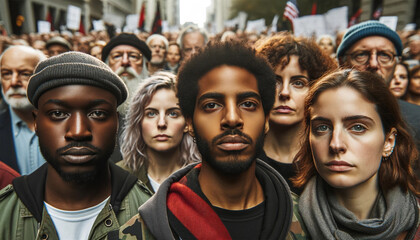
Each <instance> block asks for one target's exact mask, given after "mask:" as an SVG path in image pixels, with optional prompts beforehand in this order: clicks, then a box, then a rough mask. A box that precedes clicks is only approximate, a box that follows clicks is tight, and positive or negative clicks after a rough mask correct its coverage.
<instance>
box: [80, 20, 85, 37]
mask: <svg viewBox="0 0 420 240" xmlns="http://www.w3.org/2000/svg"><path fill="white" fill-rule="evenodd" d="M79 32H80V33H81V34H83V35H86V32H85V26H84V25H83V19H81V20H80V25H79Z"/></svg>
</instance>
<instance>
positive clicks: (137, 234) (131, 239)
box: [108, 214, 154, 240]
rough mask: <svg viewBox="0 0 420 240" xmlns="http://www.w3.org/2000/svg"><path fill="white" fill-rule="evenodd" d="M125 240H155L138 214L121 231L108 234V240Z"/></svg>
mask: <svg viewBox="0 0 420 240" xmlns="http://www.w3.org/2000/svg"><path fill="white" fill-rule="evenodd" d="M113 239H124V240H143V239H145V240H153V239H154V238H153V236H152V235H151V234H150V232H149V231H148V229H147V227H146V224H145V223H144V221H143V219H142V218H141V216H140V214H136V215H135V216H133V217H132V218H131V219H130V220H128V221H127V222H126V223H125V224H123V225H122V226H121V227H120V229H119V231H114V232H112V233H109V234H108V240H113Z"/></svg>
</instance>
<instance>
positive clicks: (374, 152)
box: [295, 70, 420, 239]
mask: <svg viewBox="0 0 420 240" xmlns="http://www.w3.org/2000/svg"><path fill="white" fill-rule="evenodd" d="M387 88H388V87H387V86H386V85H385V83H384V82H383V80H382V79H381V78H380V77H379V76H378V75H375V74H373V73H370V72H359V71H355V70H341V71H338V72H334V73H332V74H329V75H327V76H325V77H323V78H322V79H320V80H319V81H318V82H316V83H315V84H314V86H312V88H311V89H310V91H309V93H308V96H307V98H306V100H305V135H304V142H303V145H302V148H301V149H300V151H299V153H298V154H297V156H296V159H295V162H296V163H297V165H298V169H299V172H298V176H297V177H296V178H295V183H296V184H297V186H304V187H305V189H304V191H303V193H302V195H301V196H300V199H299V212H300V214H301V216H302V218H303V220H304V222H305V225H306V226H307V230H308V232H309V235H310V236H311V237H312V239H414V238H415V234H416V231H417V228H418V225H419V207H418V203H417V198H418V197H419V196H420V192H419V186H420V185H419V180H418V179H417V178H416V176H415V174H414V172H413V168H412V166H413V165H414V164H415V161H417V158H418V152H417V149H416V147H415V144H414V142H413V139H412V137H411V136H410V134H409V133H408V131H407V128H406V124H405V122H404V121H403V120H402V117H401V114H400V111H399V107H398V104H397V101H396V98H395V97H394V96H393V95H392V93H391V92H390V91H389V90H388V89H387Z"/></svg>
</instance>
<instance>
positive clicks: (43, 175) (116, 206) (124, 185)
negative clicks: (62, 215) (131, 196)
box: [13, 162, 137, 222]
mask: <svg viewBox="0 0 420 240" xmlns="http://www.w3.org/2000/svg"><path fill="white" fill-rule="evenodd" d="M47 169H48V163H45V164H44V165H42V166H41V167H39V168H38V169H37V170H36V171H34V172H33V173H31V174H29V175H25V176H21V177H18V178H15V179H14V180H13V187H14V190H15V192H16V194H17V195H18V197H19V199H20V200H21V201H22V202H23V204H24V205H25V206H26V207H27V208H28V210H29V211H30V212H31V213H32V214H33V216H34V217H35V219H36V220H37V221H38V222H41V219H42V209H43V207H44V193H45V182H46V179H47ZM109 169H110V172H111V188H112V189H111V199H110V202H111V205H112V208H113V210H114V212H115V213H118V212H119V210H120V207H121V202H122V201H123V199H124V197H125V196H126V195H127V193H128V192H129V191H130V190H131V188H132V187H133V185H134V184H135V183H136V182H137V178H136V177H135V176H133V175H131V174H129V173H128V172H127V171H124V170H123V169H121V168H120V167H118V166H116V165H115V164H114V163H111V162H109Z"/></svg>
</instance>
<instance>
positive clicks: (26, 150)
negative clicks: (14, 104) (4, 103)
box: [9, 106, 45, 175]
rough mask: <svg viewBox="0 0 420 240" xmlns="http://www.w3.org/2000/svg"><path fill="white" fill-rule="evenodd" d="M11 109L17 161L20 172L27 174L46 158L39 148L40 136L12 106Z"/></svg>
mask: <svg viewBox="0 0 420 240" xmlns="http://www.w3.org/2000/svg"><path fill="white" fill-rule="evenodd" d="M9 109H10V116H11V120H12V132H13V138H14V141H15V151H16V155H17V163H18V166H19V169H20V174H21V175H27V174H30V173H32V172H33V171H35V170H36V169H37V168H38V167H40V166H41V165H42V164H44V163H45V159H44V157H43V156H42V154H41V151H40V150H39V142H38V136H37V135H36V134H35V132H32V131H31V129H29V128H28V125H27V124H26V123H25V122H24V121H23V120H22V119H20V118H19V116H17V115H16V114H15V112H14V111H13V110H12V108H10V106H9Z"/></svg>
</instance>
